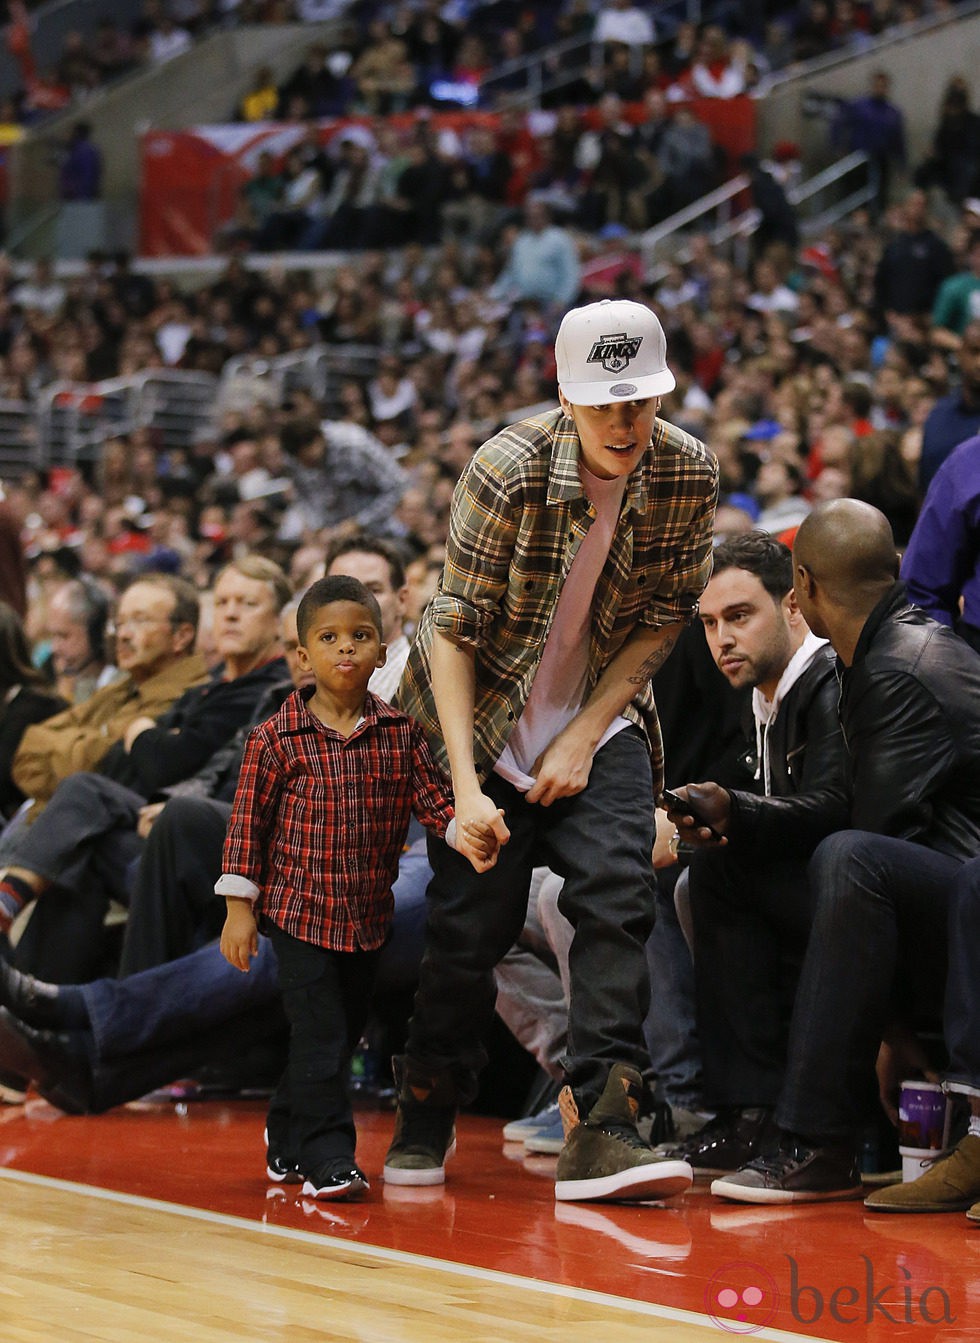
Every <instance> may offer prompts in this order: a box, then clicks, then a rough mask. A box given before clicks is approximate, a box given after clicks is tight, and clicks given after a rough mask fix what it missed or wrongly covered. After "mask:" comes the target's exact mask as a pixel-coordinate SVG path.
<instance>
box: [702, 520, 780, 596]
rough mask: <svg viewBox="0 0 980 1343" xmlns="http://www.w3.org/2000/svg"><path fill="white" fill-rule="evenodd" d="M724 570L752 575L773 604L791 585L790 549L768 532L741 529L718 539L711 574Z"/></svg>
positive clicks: (712, 575)
mask: <svg viewBox="0 0 980 1343" xmlns="http://www.w3.org/2000/svg"><path fill="white" fill-rule="evenodd" d="M726 569H744V570H745V571H746V573H750V574H755V576H756V578H757V579H758V580H759V582H760V583H761V584H762V586H763V587H764V588H765V590H766V591H767V592H768V593H769V596H770V597H771V598H772V599H773V601H774V602H776V603H777V604H778V603H779V602H781V601H782V600H783V598H784V597H785V596H786V594H787V592H789V590H790V588H791V587H792V586H793V552H792V551H791V550H790V548H789V546H786V545H783V543H782V541H777V540H776V538H775V537H774V536H770V535H769V533H768V532H760V531H754V532H743V533H742V535H741V536H731V537H729V538H728V540H727V541H722V543H721V545H720V546H717V547H716V548H715V551H714V555H713V558H712V565H711V577H712V578H714V576H715V574H720V573H723V572H724V571H725V570H726Z"/></svg>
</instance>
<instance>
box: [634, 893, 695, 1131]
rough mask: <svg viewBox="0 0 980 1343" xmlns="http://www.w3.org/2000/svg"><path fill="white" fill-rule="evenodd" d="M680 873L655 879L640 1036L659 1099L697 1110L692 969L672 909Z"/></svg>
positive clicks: (684, 942)
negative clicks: (648, 997)
mask: <svg viewBox="0 0 980 1343" xmlns="http://www.w3.org/2000/svg"><path fill="white" fill-rule="evenodd" d="M679 872H680V869H678V868H667V869H666V871H664V872H661V873H658V876H657V890H656V908H657V921H656V923H655V924H654V925H653V932H652V933H651V934H650V936H649V938H648V939H647V946H646V954H647V966H648V967H649V972H650V984H651V986H652V987H653V989H654V990H655V992H654V994H653V999H652V1001H651V1003H650V1010H649V1012H648V1013H647V1016H646V1020H645V1021H644V1023H643V1034H644V1037H645V1039H646V1044H647V1049H648V1051H649V1054H650V1064H651V1066H652V1068H653V1073H654V1076H655V1077H656V1079H657V1085H658V1088H659V1091H660V1094H661V1095H662V1096H663V1099H664V1100H665V1101H667V1103H668V1104H669V1105H672V1106H683V1107H684V1108H685V1109H689V1110H696V1109H698V1108H699V1107H700V1106H701V1104H702V1083H701V1050H700V1048H699V1046H698V1031H697V1024H696V1021H695V1016H694V965H693V962H692V961H691V950H690V948H689V947H688V945H687V941H686V939H685V937H684V933H683V931H682V930H681V926H680V924H679V923H678V921H677V910H676V909H675V907H674V898H673V892H674V886H675V885H676V881H677V877H678V875H679Z"/></svg>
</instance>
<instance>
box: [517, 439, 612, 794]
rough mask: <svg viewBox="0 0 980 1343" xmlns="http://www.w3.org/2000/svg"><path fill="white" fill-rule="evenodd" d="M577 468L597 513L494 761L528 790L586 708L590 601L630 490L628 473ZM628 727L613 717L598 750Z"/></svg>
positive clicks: (564, 586) (590, 624)
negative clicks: (604, 474)
mask: <svg viewBox="0 0 980 1343" xmlns="http://www.w3.org/2000/svg"><path fill="white" fill-rule="evenodd" d="M579 472H580V475H581V478H582V488H583V489H584V490H585V493H586V495H587V496H588V498H589V501H590V502H591V504H592V506H593V507H594V508H595V511H596V516H595V519H594V521H593V523H592V526H591V527H590V528H589V530H588V532H587V533H586V535H585V537H584V539H583V541H582V544H581V545H580V546H579V548H578V551H577V552H576V555H575V558H574V559H573V560H572V563H571V567H570V568H569V571H568V573H567V575H566V577H565V582H564V583H563V584H562V589H561V592H560V593H559V594H558V604H557V605H556V607H555V615H554V619H553V620H552V622H551V628H550V629H549V631H548V637H547V639H546V640H545V645H544V652H543V653H542V654H541V661H540V662H539V663H538V669H537V671H536V672H535V674H534V682H533V684H532V685H531V693H530V694H529V695H528V697H527V703H526V704H525V705H524V711H523V713H522V714H521V716H520V718H519V719H518V721H517V724H516V726H515V728H514V730H513V732H512V733H511V734H510V737H509V739H508V741H507V745H506V746H505V747H504V749H503V751H502V752H501V755H500V759H499V760H498V761H497V763H496V765H495V766H494V770H495V772H496V773H497V774H499V775H501V776H502V777H503V778H505V779H506V780H507V781H508V783H512V784H513V785H514V787H515V788H518V789H520V791H521V792H524V793H526V792H527V790H528V789H529V788H530V787H531V785H532V784H533V783H534V776H533V775H532V774H531V769H532V767H533V765H534V762H535V761H536V760H537V758H538V756H539V755H540V754H541V752H542V751H543V750H544V749H545V748H546V747H547V746H548V745H550V743H551V742H553V741H554V739H555V738H556V737H557V736H558V734H559V732H561V731H562V729H563V728H565V727H567V726H568V724H569V723H570V722H571V721H572V719H573V718H574V717H575V715H576V714H577V713H578V711H579V709H580V708H581V707H582V702H583V700H584V698H585V692H586V688H587V684H588V673H589V639H590V637H591V630H592V602H593V599H594V597H595V589H596V584H597V583H598V581H599V576H600V574H601V573H602V570H603V566H604V565H605V563H606V557H607V556H608V554H609V547H610V546H611V545H612V539H613V534H614V533H615V531H616V524H617V522H618V521H619V513H620V509H621V507H622V503H623V493H624V491H625V489H626V478H625V477H617V478H616V479H615V480H601V479H600V478H599V477H598V476H594V475H593V474H592V472H591V471H587V470H586V468H585V467H584V466H583V465H582V464H581V462H580V463H579ZM626 726H627V719H625V718H623V717H617V718H615V719H614V720H613V721H612V722H611V723H610V724H609V726H608V727H607V728H606V731H605V732H604V733H603V735H602V739H601V740H600V742H599V745H598V746H597V747H596V750H598V749H599V746H604V745H605V744H606V742H607V741H608V740H609V738H610V737H612V736H615V734H616V733H617V732H620V731H622V729H623V728H624V727H626Z"/></svg>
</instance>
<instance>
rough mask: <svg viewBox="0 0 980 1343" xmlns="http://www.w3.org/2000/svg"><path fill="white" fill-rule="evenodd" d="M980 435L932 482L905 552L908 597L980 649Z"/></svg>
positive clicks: (959, 449)
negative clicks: (978, 487)
mask: <svg viewBox="0 0 980 1343" xmlns="http://www.w3.org/2000/svg"><path fill="white" fill-rule="evenodd" d="M978 468H980V436H974V437H972V438H968V439H966V441H965V442H963V443H961V444H960V445H959V446H958V447H956V448H954V449H953V451H952V452H951V453H950V454H949V456H948V457H947V458H946V459H945V460H944V461H943V462H942V463H941V464H940V466H939V468H938V469H937V471H936V473H935V475H934V476H933V477H932V479H931V481H930V482H929V488H928V490H927V492H926V497H925V499H924V500H923V503H922V508H921V510H920V512H919V516H918V520H917V522H916V524H915V527H914V529H913V531H912V535H911V538H910V539H909V543H908V546H907V547H906V550H905V554H904V555H903V557H902V579H903V580H904V582H905V585H906V587H907V588H908V593H909V600H910V601H913V602H915V604H916V606H920V607H921V608H922V609H923V611H926V612H928V614H929V615H930V616H931V617H932V618H933V620H936V621H938V622H939V623H940V624H941V625H949V626H951V627H952V628H953V629H955V630H956V632H957V634H959V635H960V636H961V637H962V638H963V639H965V640H966V641H967V643H968V644H969V645H970V646H971V648H975V649H976V650H977V652H978V653H980V513H978V503H980V492H978V490H977V479H978V473H980V472H978Z"/></svg>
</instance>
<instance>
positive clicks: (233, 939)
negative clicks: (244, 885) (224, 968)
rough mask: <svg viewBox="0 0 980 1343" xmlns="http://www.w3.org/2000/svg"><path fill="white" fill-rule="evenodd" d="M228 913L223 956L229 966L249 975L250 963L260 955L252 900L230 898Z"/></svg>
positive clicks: (222, 949)
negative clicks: (254, 957)
mask: <svg viewBox="0 0 980 1343" xmlns="http://www.w3.org/2000/svg"><path fill="white" fill-rule="evenodd" d="M227 903H228V913H227V915H226V917H225V926H224V928H222V930H221V954H222V956H224V958H225V960H226V961H227V962H228V964H229V965H233V966H234V967H235V969H236V970H241V971H242V972H243V974H248V968H249V962H250V961H251V959H252V957H253V956H255V955H257V954H258V950H259V929H258V924H257V923H256V922H255V914H254V912H253V910H252V903H251V901H250V900H238V899H234V898H232V897H229V898H228V902H227Z"/></svg>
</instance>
